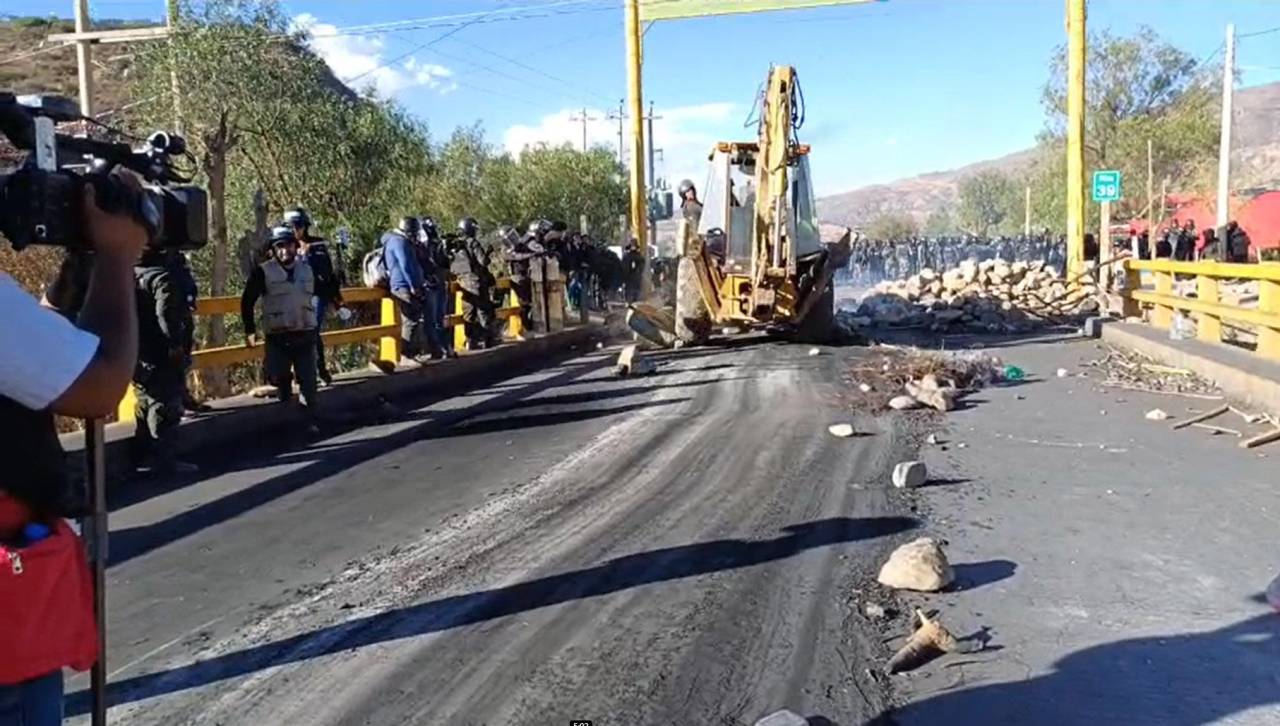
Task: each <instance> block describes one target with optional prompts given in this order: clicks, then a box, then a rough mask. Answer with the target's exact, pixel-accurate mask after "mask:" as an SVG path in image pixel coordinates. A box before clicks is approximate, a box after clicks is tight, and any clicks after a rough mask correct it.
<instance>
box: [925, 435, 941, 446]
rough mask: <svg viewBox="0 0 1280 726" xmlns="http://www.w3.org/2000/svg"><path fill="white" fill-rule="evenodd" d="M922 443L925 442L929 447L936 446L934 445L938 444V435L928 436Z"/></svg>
mask: <svg viewBox="0 0 1280 726" xmlns="http://www.w3.org/2000/svg"><path fill="white" fill-rule="evenodd" d="M924 442H925V443H926V444H929V445H931V446H936V445H937V443H938V435H937V434H929V436H928V437H927V438H926V439H925V440H924Z"/></svg>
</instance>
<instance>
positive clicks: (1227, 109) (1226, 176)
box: [1218, 23, 1236, 227]
mask: <svg viewBox="0 0 1280 726" xmlns="http://www.w3.org/2000/svg"><path fill="white" fill-rule="evenodd" d="M1235 83H1236V26H1235V25H1234V24H1230V23H1228V24H1227V56H1226V60H1225V61H1224V62H1223V64H1222V127H1221V133H1220V135H1219V138H1218V227H1224V226H1226V224H1227V220H1228V219H1229V218H1230V217H1231V210H1230V209H1229V208H1228V205H1229V204H1230V203H1231V105H1232V101H1233V100H1234V97H1235Z"/></svg>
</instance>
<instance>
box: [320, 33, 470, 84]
mask: <svg viewBox="0 0 1280 726" xmlns="http://www.w3.org/2000/svg"><path fill="white" fill-rule="evenodd" d="M469 25H471V23H463V24H462V25H459V26H458V27H456V28H453V29H451V30H449V31H448V32H445V33H443V34H441V35H438V36H436V37H435V38H432V39H431V40H428V41H427V42H425V43H423V44H421V45H418V46H415V47H413V48H411V49H410V50H409V52H407V53H404V54H402V55H398V56H396V57H395V58H392V59H391V60H389V61H387V62H386V63H383V64H381V65H377V66H374V67H373V68H370V69H369V70H367V71H365V72H364V73H361V74H359V75H357V76H355V77H353V78H348V79H346V80H344V81H343V83H344V84H351V83H352V82H354V81H358V80H360V79H361V78H364V77H365V76H367V75H369V74H370V73H373V72H375V71H380V70H382V69H383V68H387V67H388V66H391V65H393V64H395V63H397V62H399V61H402V60H404V59H405V58H408V57H409V56H411V55H413V54H414V53H417V52H418V51H420V50H422V49H423V48H427V47H429V46H432V45H435V44H436V43H439V42H440V41H442V40H444V39H445V38H448V37H449V36H451V35H454V34H456V33H459V32H461V31H462V30H463V29H464V28H466V27H467V26H469Z"/></svg>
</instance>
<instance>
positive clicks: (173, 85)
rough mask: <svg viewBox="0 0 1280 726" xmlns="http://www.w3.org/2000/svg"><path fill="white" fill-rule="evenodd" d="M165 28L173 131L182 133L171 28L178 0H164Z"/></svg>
mask: <svg viewBox="0 0 1280 726" xmlns="http://www.w3.org/2000/svg"><path fill="white" fill-rule="evenodd" d="M164 21H165V28H166V29H167V30H168V31H169V90H170V91H171V92H172V93H173V131H174V133H177V134H181V133H182V88H181V86H179V84H178V49H177V48H176V47H175V46H174V44H173V29H174V26H176V25H177V24H178V0H165V16H164Z"/></svg>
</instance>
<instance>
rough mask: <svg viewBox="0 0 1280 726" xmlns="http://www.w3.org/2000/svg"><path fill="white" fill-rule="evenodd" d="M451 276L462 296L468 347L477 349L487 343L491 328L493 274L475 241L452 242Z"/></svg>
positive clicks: (470, 239)
mask: <svg viewBox="0 0 1280 726" xmlns="http://www.w3.org/2000/svg"><path fill="white" fill-rule="evenodd" d="M449 270H450V272H452V273H453V277H454V279H455V280H456V281H457V283H458V288H459V289H460V290H461V292H462V325H463V328H464V329H465V330H466V333H467V343H468V345H470V346H471V347H472V348H479V347H481V346H483V345H484V344H485V343H487V342H490V339H491V337H492V327H493V312H494V311H493V297H492V295H493V293H492V290H493V282H494V280H493V274H492V273H491V272H490V271H489V260H488V255H487V254H486V253H485V251H484V250H483V249H482V248H481V247H480V243H479V241H478V240H476V239H475V238H474V237H469V238H462V239H457V240H455V241H454V246H453V257H452V261H451V262H450V265H449Z"/></svg>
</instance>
